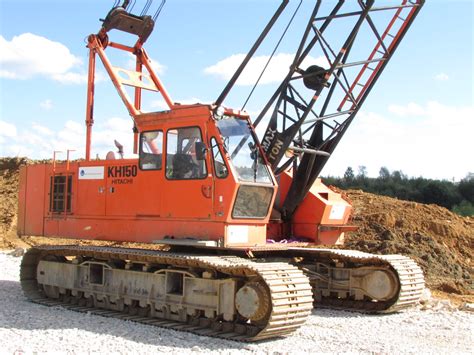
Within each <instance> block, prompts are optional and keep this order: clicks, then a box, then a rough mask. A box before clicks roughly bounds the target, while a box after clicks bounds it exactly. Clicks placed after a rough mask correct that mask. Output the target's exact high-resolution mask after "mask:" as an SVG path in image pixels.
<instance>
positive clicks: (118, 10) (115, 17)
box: [102, 6, 155, 43]
mask: <svg viewBox="0 0 474 355" xmlns="http://www.w3.org/2000/svg"><path fill="white" fill-rule="evenodd" d="M103 21H104V23H103V24H102V31H104V32H109V31H110V30H113V29H117V30H119V31H123V32H127V33H131V34H134V35H137V36H138V37H139V40H140V42H141V43H145V41H146V40H147V38H148V37H149V36H150V34H151V32H152V31H153V27H154V26H155V21H153V18H152V17H151V16H148V15H144V16H137V15H133V14H130V13H128V12H127V11H126V10H125V9H124V8H123V7H121V6H118V7H115V8H113V9H112V10H110V12H109V13H108V14H107V17H106V18H105V20H103Z"/></svg>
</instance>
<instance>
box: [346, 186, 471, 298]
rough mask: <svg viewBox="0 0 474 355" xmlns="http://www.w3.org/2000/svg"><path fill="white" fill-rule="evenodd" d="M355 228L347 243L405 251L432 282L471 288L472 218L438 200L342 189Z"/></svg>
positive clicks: (448, 288) (462, 290)
mask: <svg viewBox="0 0 474 355" xmlns="http://www.w3.org/2000/svg"><path fill="white" fill-rule="evenodd" d="M346 194H347V196H348V197H349V199H350V200H351V201H352V204H353V206H354V213H353V222H354V224H356V225H358V226H359V229H358V231H356V232H353V233H351V234H350V235H349V236H348V237H347V238H346V244H345V246H344V247H345V248H348V249H357V250H361V251H366V252H371V253H376V254H403V255H407V256H410V257H412V258H413V259H415V260H416V261H417V262H418V263H419V264H420V266H421V267H422V268H423V271H424V273H425V277H426V281H427V284H428V286H429V287H430V288H434V289H438V290H440V291H444V292H448V293H457V294H474V292H473V284H472V271H473V260H472V257H473V247H474V219H473V218H470V217H461V216H458V215H456V214H454V213H452V212H451V211H449V210H447V209H446V208H443V207H440V206H437V205H425V204H421V203H416V202H410V201H402V200H397V199H394V198H391V197H385V196H378V195H374V194H370V193H366V192H363V191H361V190H349V191H346Z"/></svg>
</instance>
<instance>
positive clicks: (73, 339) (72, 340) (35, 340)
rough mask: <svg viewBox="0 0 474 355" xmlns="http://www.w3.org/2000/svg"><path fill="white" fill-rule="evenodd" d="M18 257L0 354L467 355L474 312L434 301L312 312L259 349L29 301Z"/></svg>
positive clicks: (10, 275) (5, 287)
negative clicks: (403, 307)
mask: <svg viewBox="0 0 474 355" xmlns="http://www.w3.org/2000/svg"><path fill="white" fill-rule="evenodd" d="M20 260H21V258H15V257H12V256H9V255H7V254H6V253H0V270H1V271H0V300H1V306H2V307H1V310H0V339H1V348H0V353H2V354H4V353H6V354H13V353H17V354H18V353H27V354H29V353H51V352H61V353H71V354H78V353H141V354H145V353H165V352H166V353H173V354H187V353H196V352H202V353H206V354H217V353H219V354H222V353H224V354H237V353H239V354H240V353H263V354H283V353H294V354H296V353H298V354H300V353H372V354H393V353H397V354H400V353H404V354H412V353H413V354H414V353H418V354H426V353H436V354H445V353H451V354H460V353H465V354H468V353H469V354H472V344H474V332H473V328H474V327H473V325H474V314H473V313H470V312H465V311H459V310H453V309H450V308H449V307H447V304H446V303H442V302H441V303H439V302H438V303H436V305H437V306H435V307H434V308H431V309H429V310H421V309H412V310H410V311H404V312H401V313H398V314H392V315H376V316H374V315H372V316H371V315H364V314H360V313H352V312H343V311H332V310H323V309H320V310H314V311H313V313H312V315H311V316H310V317H309V319H308V321H307V322H306V324H305V325H304V326H303V327H301V328H300V329H299V330H298V331H297V332H296V333H294V334H293V335H292V336H291V337H288V338H285V339H277V340H273V341H265V342H260V343H257V344H255V343H254V344H246V343H238V342H234V341H226V340H221V339H214V338H209V337H203V336H198V335H194V334H190V333H183V332H176V331H173V330H167V329H161V328H157V327H152V326H146V325H141V324H137V323H133V322H126V321H121V320H116V319H107V318H104V317H99V316H94V315H90V314H82V313H76V312H72V311H67V310H63V309H61V308H58V307H46V306H42V305H36V304H33V303H30V302H28V301H27V300H26V299H25V297H24V296H23V294H22V291H21V288H20V284H19V277H18V273H19V267H20Z"/></svg>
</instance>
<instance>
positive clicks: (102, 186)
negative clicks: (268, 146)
mask: <svg viewBox="0 0 474 355" xmlns="http://www.w3.org/2000/svg"><path fill="white" fill-rule="evenodd" d="M136 121H137V123H138V124H139V125H140V135H139V152H138V153H139V154H138V159H119V160H91V161H85V162H68V163H64V164H55V165H54V166H53V165H52V164H38V165H31V166H27V167H23V168H22V170H21V173H20V175H21V186H20V219H19V233H20V234H30V235H45V236H68V237H74V238H81V239H101V240H121V241H136V242H160V243H161V242H167V243H176V244H179V243H185V244H187V243H189V244H194V243H199V244H201V243H204V244H206V245H211V246H255V245H262V244H265V243H266V226H267V224H268V221H269V217H270V213H271V206H273V202H274V199H275V195H276V189H277V184H276V181H275V178H274V176H273V174H272V172H271V170H270V169H269V166H268V165H267V162H266V160H265V158H264V155H263V153H262V151H261V148H260V146H259V144H258V143H257V141H256V138H255V134H254V132H253V129H252V127H251V125H250V123H249V119H248V117H247V116H245V115H241V114H239V115H232V114H230V113H225V114H223V115H222V116H220V117H217V119H216V117H215V115H214V114H213V110H211V107H210V106H208V105H187V106H178V107H177V108H176V109H174V110H170V111H164V112H154V113H147V114H143V115H139V116H137V117H136ZM32 191H34V192H33V193H32Z"/></svg>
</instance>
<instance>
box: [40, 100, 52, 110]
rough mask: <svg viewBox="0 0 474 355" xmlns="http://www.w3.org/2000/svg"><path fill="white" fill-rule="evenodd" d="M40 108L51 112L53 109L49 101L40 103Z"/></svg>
mask: <svg viewBox="0 0 474 355" xmlns="http://www.w3.org/2000/svg"><path fill="white" fill-rule="evenodd" d="M40 107H41V108H42V109H44V110H46V111H48V110H51V109H52V108H53V101H52V100H50V99H46V100H44V101H41V102H40Z"/></svg>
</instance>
